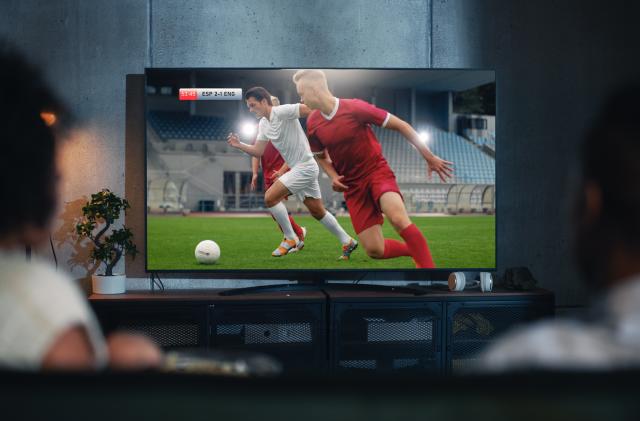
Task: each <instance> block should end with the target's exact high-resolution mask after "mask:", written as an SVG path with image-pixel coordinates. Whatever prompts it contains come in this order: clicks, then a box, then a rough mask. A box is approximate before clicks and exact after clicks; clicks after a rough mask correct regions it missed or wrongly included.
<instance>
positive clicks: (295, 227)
mask: <svg viewBox="0 0 640 421" xmlns="http://www.w3.org/2000/svg"><path fill="white" fill-rule="evenodd" d="M271 219H273V220H274V221H275V220H276V218H274V217H273V215H271ZM289 222H291V226H292V227H293V231H294V232H295V233H296V235H297V236H298V238H302V228H300V225H298V224H296V221H294V220H293V217H292V216H291V215H289ZM276 224H277V225H278V228H280V231H282V227H281V226H280V224H278V221H276Z"/></svg>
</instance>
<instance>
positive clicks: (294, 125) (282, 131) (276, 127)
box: [257, 104, 313, 168]
mask: <svg viewBox="0 0 640 421" xmlns="http://www.w3.org/2000/svg"><path fill="white" fill-rule="evenodd" d="M299 118H300V104H284V105H278V106H275V107H272V108H271V115H270V116H269V120H267V119H266V118H264V117H263V118H261V119H260V124H258V137H257V140H262V141H269V140H270V141H271V143H273V146H275V148H276V149H277V150H278V152H280V155H282V158H283V159H284V161H285V162H286V163H287V165H288V166H289V167H290V168H293V167H294V166H296V165H297V164H299V163H301V162H305V161H308V160H309V159H311V158H313V154H312V153H311V147H310V146H309V141H308V140H307V136H306V135H305V134H304V130H302V126H301V125H300V121H299V120H298V119H299Z"/></svg>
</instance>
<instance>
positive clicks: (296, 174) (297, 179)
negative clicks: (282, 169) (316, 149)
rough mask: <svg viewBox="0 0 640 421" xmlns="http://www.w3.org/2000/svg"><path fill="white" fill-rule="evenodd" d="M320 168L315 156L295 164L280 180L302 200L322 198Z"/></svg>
mask: <svg viewBox="0 0 640 421" xmlns="http://www.w3.org/2000/svg"><path fill="white" fill-rule="evenodd" d="M319 173H320V169H319V168H318V163H317V162H316V160H315V159H314V158H311V159H309V160H307V161H305V162H300V163H299V164H297V165H294V166H293V168H291V169H290V170H289V171H287V172H286V173H284V174H283V175H282V176H281V177H280V178H278V180H279V181H280V182H281V183H282V184H284V186H285V187H286V188H287V189H289V191H290V192H291V193H292V194H295V195H296V196H298V198H299V199H300V200H304V199H305V198H306V197H313V198H314V199H321V198H322V195H321V194H320V184H318V174H319Z"/></svg>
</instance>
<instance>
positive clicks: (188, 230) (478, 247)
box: [147, 215, 495, 270]
mask: <svg viewBox="0 0 640 421" xmlns="http://www.w3.org/2000/svg"><path fill="white" fill-rule="evenodd" d="M294 219H295V220H296V221H297V223H298V224H299V225H301V226H305V227H306V228H307V238H306V241H305V246H304V248H303V249H302V250H301V251H300V252H298V253H292V254H289V255H286V256H283V257H272V256H271V252H272V251H273V250H274V249H275V248H276V247H277V246H278V244H279V243H280V241H281V240H282V233H281V232H280V230H279V229H278V227H277V225H276V223H275V222H274V221H273V220H272V219H271V218H270V217H268V216H261V217H234V216H228V217H227V216H224V217H194V216H191V217H184V216H152V215H149V216H148V217H147V252H148V257H147V259H148V260H147V267H148V269H149V270H229V269H410V268H415V266H414V264H413V260H412V259H411V258H410V257H400V258H397V259H387V260H375V259H371V258H370V257H368V256H367V254H366V253H365V251H364V249H363V248H362V247H358V249H357V250H356V251H355V252H354V253H353V254H352V255H351V259H350V260H349V261H339V260H337V258H338V256H339V255H340V253H341V248H340V245H339V244H338V241H337V240H336V239H335V237H333V236H332V235H331V234H330V233H329V232H328V231H327V230H326V229H325V228H324V227H323V226H322V225H321V224H320V223H319V222H318V221H316V220H315V219H313V218H312V217H311V216H302V215H301V216H297V215H294ZM337 219H338V221H339V222H340V224H341V225H342V227H343V228H344V229H345V230H346V231H347V232H348V233H349V234H350V235H352V236H354V231H353V227H352V226H351V221H350V219H349V217H338V218H337ZM411 220H412V222H413V223H415V224H416V225H417V226H418V228H420V230H421V231H422V232H423V233H424V234H425V236H426V238H427V241H428V244H429V248H430V249H431V253H432V255H433V258H434V260H435V262H436V266H437V267H439V268H492V267H495V217H494V216H440V217H428V216H426V217H425V216H420V217H411ZM383 231H384V236H385V237H386V238H395V239H398V240H401V238H400V236H399V235H398V234H397V233H396V232H395V231H394V229H393V228H392V227H391V225H390V224H389V222H388V221H385V223H384V225H383ZM202 240H214V241H215V242H216V243H218V245H219V246H220V250H221V256H220V260H218V262H217V263H216V264H214V265H202V264H199V263H198V262H196V260H195V256H194V252H195V247H196V245H197V244H198V243H199V242H200V241H202Z"/></svg>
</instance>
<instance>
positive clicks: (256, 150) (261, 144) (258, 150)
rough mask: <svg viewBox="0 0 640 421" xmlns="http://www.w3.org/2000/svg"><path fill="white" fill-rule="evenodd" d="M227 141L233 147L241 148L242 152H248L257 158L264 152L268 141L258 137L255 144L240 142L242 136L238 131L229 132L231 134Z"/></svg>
mask: <svg viewBox="0 0 640 421" xmlns="http://www.w3.org/2000/svg"><path fill="white" fill-rule="evenodd" d="M227 143H228V144H229V145H230V146H231V147H233V148H236V149H240V150H241V151H242V152H246V153H248V154H249V155H251V156H255V157H256V158H260V157H261V156H262V154H264V149H265V148H266V147H267V141H266V140H260V139H257V140H256V143H254V144H253V145H247V144H246V143H242V142H240V137H239V136H238V135H237V134H236V133H229V136H227Z"/></svg>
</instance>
